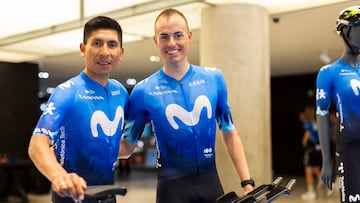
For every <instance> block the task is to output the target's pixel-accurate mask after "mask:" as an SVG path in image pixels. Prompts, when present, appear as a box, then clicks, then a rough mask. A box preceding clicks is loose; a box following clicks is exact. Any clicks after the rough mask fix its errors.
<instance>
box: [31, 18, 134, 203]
mask: <svg viewBox="0 0 360 203" xmlns="http://www.w3.org/2000/svg"><path fill="white" fill-rule="evenodd" d="M123 53H124V50H123V48H122V30H121V27H120V25H119V24H118V22H117V21H116V20H114V19H112V18H109V17H105V16H98V17H95V18H92V19H90V20H89V21H88V22H87V23H86V24H85V27H84V39H83V42H82V43H81V44H80V54H81V56H82V57H83V58H84V62H85V68H84V70H83V71H82V72H81V73H80V74H79V75H77V76H76V77H73V78H71V79H69V80H68V81H66V82H64V83H62V84H60V85H59V86H57V87H56V89H55V91H54V92H53V94H52V95H51V97H50V98H49V101H48V103H47V107H46V110H44V112H43V113H42V115H41V117H40V119H39V121H38V123H37V125H36V127H35V129H34V132H33V135H32V137H31V140H30V144H29V149H28V151H29V156H30V158H31V159H32V161H33V162H34V164H35V166H36V167H37V169H38V170H39V171H40V172H41V173H42V174H43V175H44V176H45V177H46V178H47V179H49V181H50V182H51V187H52V202H53V203H68V202H69V203H70V202H74V201H75V202H78V201H82V200H83V201H82V202H87V200H86V199H84V193H85V190H86V187H87V186H90V185H110V184H114V170H115V166H116V162H117V160H118V158H126V157H128V156H129V155H130V154H131V152H132V150H133V146H132V145H131V146H130V148H127V147H126V146H125V145H124V143H122V144H121V145H122V146H121V147H120V140H121V135H122V130H123V126H124V121H125V119H126V117H127V115H126V112H127V110H126V109H127V106H128V92H127V90H126V89H125V88H124V86H123V85H122V84H120V83H119V82H118V81H116V80H114V79H110V74H111V72H112V71H113V69H114V68H116V66H117V64H118V62H119V61H121V60H122V58H123ZM115 201H116V199H115V197H114V196H111V197H109V198H108V199H107V200H106V202H115ZM100 202H102V201H100ZM104 202H105V200H104Z"/></svg>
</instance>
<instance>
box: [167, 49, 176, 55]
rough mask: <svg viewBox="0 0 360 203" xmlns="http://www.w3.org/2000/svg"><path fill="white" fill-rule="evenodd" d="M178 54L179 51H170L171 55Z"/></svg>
mask: <svg viewBox="0 0 360 203" xmlns="http://www.w3.org/2000/svg"><path fill="white" fill-rule="evenodd" d="M177 52H178V50H172V51H168V53H169V54H176V53H177Z"/></svg>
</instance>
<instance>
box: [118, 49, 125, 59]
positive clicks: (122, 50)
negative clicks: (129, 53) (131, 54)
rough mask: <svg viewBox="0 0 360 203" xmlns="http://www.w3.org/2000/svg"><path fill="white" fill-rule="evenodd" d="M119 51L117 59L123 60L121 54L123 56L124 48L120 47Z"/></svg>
mask: <svg viewBox="0 0 360 203" xmlns="http://www.w3.org/2000/svg"><path fill="white" fill-rule="evenodd" d="M120 49H121V53H120V54H119V61H122V60H123V56H124V48H123V47H121V48H120Z"/></svg>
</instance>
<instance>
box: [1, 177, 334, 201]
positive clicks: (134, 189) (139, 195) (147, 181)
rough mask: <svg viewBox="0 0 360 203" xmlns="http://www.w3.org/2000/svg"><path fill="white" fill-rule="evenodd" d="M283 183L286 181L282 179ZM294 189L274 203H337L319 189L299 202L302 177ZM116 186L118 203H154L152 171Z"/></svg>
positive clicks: (41, 198) (32, 197) (33, 198)
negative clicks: (121, 190) (123, 192)
mask: <svg viewBox="0 0 360 203" xmlns="http://www.w3.org/2000/svg"><path fill="white" fill-rule="evenodd" d="M284 179H285V181H286V180H288V179H287V178H286V177H284ZM296 180H297V182H296V185H295V188H294V190H293V192H292V194H291V195H290V196H281V197H279V198H278V199H276V200H275V201H274V203H275V202H276V203H292V202H294V203H298V202H309V203H315V202H316V203H338V202H339V194H338V192H337V191H334V193H333V194H332V195H331V196H330V197H327V196H326V190H325V189H324V188H320V189H319V190H317V198H316V199H314V200H307V201H305V200H301V198H300V196H301V194H302V193H304V192H305V183H304V179H303V177H297V178H296ZM116 184H118V185H120V186H124V187H127V189H128V193H127V194H126V196H124V197H118V202H124V203H125V202H126V203H139V202H144V203H154V202H155V192H156V176H155V172H153V171H132V172H131V174H130V176H129V177H119V180H118V181H117V183H116ZM29 199H30V203H49V202H50V197H49V195H48V194H46V195H33V194H29ZM8 202H13V203H18V202H20V200H19V199H17V198H16V197H10V198H9V199H8Z"/></svg>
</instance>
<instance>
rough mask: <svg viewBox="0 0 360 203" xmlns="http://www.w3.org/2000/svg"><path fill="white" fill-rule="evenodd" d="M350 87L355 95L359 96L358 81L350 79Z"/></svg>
mask: <svg viewBox="0 0 360 203" xmlns="http://www.w3.org/2000/svg"><path fill="white" fill-rule="evenodd" d="M350 85H351V88H352V90H353V92H354V94H355V95H356V96H359V88H360V81H358V80H356V79H352V80H350Z"/></svg>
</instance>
